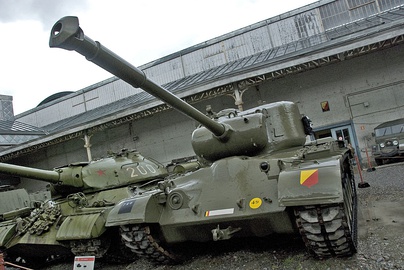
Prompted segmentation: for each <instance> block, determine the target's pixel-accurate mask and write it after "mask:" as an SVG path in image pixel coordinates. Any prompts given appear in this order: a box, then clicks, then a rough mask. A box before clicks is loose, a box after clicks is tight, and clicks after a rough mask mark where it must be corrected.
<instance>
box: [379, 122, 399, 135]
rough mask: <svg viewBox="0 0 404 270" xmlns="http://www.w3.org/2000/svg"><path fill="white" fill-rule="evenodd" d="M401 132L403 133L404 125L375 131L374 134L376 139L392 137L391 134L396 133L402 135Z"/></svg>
mask: <svg viewBox="0 0 404 270" xmlns="http://www.w3.org/2000/svg"><path fill="white" fill-rule="evenodd" d="M402 132H404V124H399V125H394V126H391V127H384V128H378V129H375V134H376V136H377V137H380V136H386V135H392V134H397V133H402Z"/></svg>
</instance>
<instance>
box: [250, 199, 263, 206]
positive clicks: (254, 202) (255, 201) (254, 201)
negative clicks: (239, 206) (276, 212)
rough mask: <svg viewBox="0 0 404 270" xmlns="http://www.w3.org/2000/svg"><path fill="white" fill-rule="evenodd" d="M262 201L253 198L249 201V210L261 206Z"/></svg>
mask: <svg viewBox="0 0 404 270" xmlns="http://www.w3.org/2000/svg"><path fill="white" fill-rule="evenodd" d="M261 204H262V200H261V199H260V198H253V199H251V201H250V208H251V209H257V208H259V207H260V206H261Z"/></svg>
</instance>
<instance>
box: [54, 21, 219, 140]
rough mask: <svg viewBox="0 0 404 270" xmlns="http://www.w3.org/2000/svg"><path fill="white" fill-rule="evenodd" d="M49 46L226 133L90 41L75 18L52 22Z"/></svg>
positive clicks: (208, 126)
mask: <svg viewBox="0 0 404 270" xmlns="http://www.w3.org/2000/svg"><path fill="white" fill-rule="evenodd" d="M49 46H50V47H51V48H53V47H57V48H63V49H66V50H74V51H76V52H78V53H79V54H81V55H83V56H85V57H86V59H87V60H88V61H91V62H93V63H95V64H96V65H98V66H100V67H101V68H103V69H105V70H107V71H109V72H110V73H112V74H114V75H115V76H117V77H119V78H121V79H122V80H124V81H125V82H127V83H129V84H130V85H132V86H133V87H135V88H142V89H143V90H144V91H146V92H148V93H149V94H151V95H153V96H154V97H157V98H159V99H161V100H162V101H164V102H166V103H167V104H169V105H171V106H172V107H173V108H175V109H176V110H178V111H180V112H181V113H183V114H185V115H187V116H188V117H190V118H192V119H194V120H196V121H198V122H199V123H200V124H202V125H203V126H205V127H206V128H207V129H208V130H210V131H211V132H212V133H213V134H215V135H216V136H217V137H224V135H225V134H226V131H227V128H226V126H225V125H223V124H221V123H218V122H216V121H214V120H212V119H210V118H209V117H208V116H206V115H204V114H203V113H201V112H200V111H198V110H197V109H195V108H193V107H192V106H191V105H189V104H188V103H186V102H185V101H183V100H181V99H180V98H178V97H176V96H175V95H173V94H172V93H171V92H169V91H167V90H166V89H164V88H163V87H161V86H159V85H158V84H156V83H155V82H153V81H152V80H150V79H149V78H147V76H146V74H145V73H144V72H143V71H141V70H139V69H138V68H136V67H135V66H133V65H132V64H130V63H128V62H127V61H125V60H124V59H122V58H121V57H119V56H118V55H116V54H115V53H113V52H112V51H110V50H109V49H107V48H106V47H104V46H103V45H101V44H100V43H99V42H98V41H93V40H92V39H91V38H89V37H87V36H85V35H84V32H83V30H82V29H81V28H80V26H79V20H78V18H77V17H72V16H68V17H64V18H62V19H60V20H59V21H57V22H56V23H55V25H54V26H53V27H52V30H51V36H50V39H49Z"/></svg>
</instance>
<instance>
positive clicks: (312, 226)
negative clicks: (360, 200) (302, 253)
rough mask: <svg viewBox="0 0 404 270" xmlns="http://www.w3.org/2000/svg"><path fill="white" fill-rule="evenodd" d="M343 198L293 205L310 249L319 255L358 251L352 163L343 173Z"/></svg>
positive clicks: (337, 255) (340, 254) (345, 167)
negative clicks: (333, 201)
mask: <svg viewBox="0 0 404 270" xmlns="http://www.w3.org/2000/svg"><path fill="white" fill-rule="evenodd" d="M342 190H343V198H344V202H343V203H340V204H332V205H313V206H302V207H298V208H295V209H294V213H295V217H296V224H297V227H298V229H299V232H300V235H301V236H302V238H303V241H304V243H305V245H306V247H307V249H308V251H309V252H310V253H311V254H312V255H313V256H314V257H317V258H327V257H344V256H352V255H353V254H354V253H356V251H357V242H358V240H357V197H356V188H355V181H354V177H353V173H352V167H351V166H350V164H349V163H347V162H345V164H344V168H343V173H342Z"/></svg>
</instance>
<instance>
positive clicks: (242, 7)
mask: <svg viewBox="0 0 404 270" xmlns="http://www.w3.org/2000/svg"><path fill="white" fill-rule="evenodd" d="M313 2H317V1H314V0H283V1H281V0H203V1H196V0H171V1H169V0H115V1H110V0H109V1H107V0H60V1H55V0H0V35H1V39H0V41H1V42H0V95H10V96H13V105H14V114H15V115H17V114H19V113H22V112H25V111H27V110H30V109H32V108H35V107H36V106H37V105H38V104H39V103H40V102H41V101H42V100H44V99H45V98H47V97H49V96H50V95H52V94H55V93H58V92H62V91H78V90H80V89H82V88H84V87H87V86H89V85H92V84H94V83H97V82H100V81H102V80H104V79H107V78H110V77H112V75H110V74H109V73H107V72H106V71H103V70H102V69H101V68H99V67H98V66H96V65H94V64H92V63H90V62H88V61H87V60H85V59H84V58H83V56H81V55H79V54H78V53H75V52H69V51H66V50H62V49H57V48H52V49H51V48H49V45H48V44H49V36H50V31H51V28H52V26H53V24H54V23H55V22H56V21H57V20H59V19H60V18H61V17H63V16H68V15H73V16H77V17H79V21H80V26H81V28H82V29H83V31H84V33H85V35H87V36H88V37H90V38H92V39H93V40H97V41H100V42H101V43H102V44H103V45H104V46H106V47H107V48H109V49H111V50H112V51H113V52H115V53H116V54H118V55H120V56H121V57H123V58H124V59H126V60H127V61H129V62H130V63H132V64H133V65H135V66H140V65H143V64H146V63H148V62H151V61H153V60H156V59H158V58H161V57H163V56H165V55H168V54H171V53H174V52H177V51H179V50H182V49H185V48H187V47H190V46H193V45H196V44H198V43H201V42H204V41H206V40H209V39H212V38H215V37H218V36H220V35H223V34H226V33H228V32H231V31H234V30H237V29H239V28H242V27H245V26H248V25H250V24H253V23H256V22H259V21H262V20H265V19H268V18H271V17H274V16H276V15H279V14H282V13H284V12H287V11H290V10H293V9H296V8H299V7H301V6H304V5H307V4H310V3H313Z"/></svg>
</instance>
